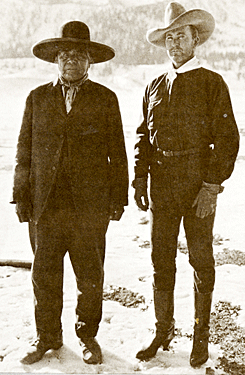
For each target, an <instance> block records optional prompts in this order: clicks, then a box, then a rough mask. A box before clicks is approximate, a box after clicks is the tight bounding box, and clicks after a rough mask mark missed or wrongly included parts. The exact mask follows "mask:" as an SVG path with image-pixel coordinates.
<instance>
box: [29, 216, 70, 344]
mask: <svg viewBox="0 0 245 375" xmlns="http://www.w3.org/2000/svg"><path fill="white" fill-rule="evenodd" d="M64 218H66V220H67V213H66V214H64V212H62V211H61V210H56V211H52V210H47V211H46V212H45V213H44V214H43V216H42V218H41V219H40V221H39V222H38V224H36V225H35V224H34V223H31V224H30V226H29V230H30V239H31V244H32V248H33V253H34V261H33V267H32V283H33V291H34V306H35V321H36V329H37V334H38V336H40V337H43V339H44V341H47V339H46V338H47V337H48V338H49V339H50V340H52V339H54V340H56V339H57V338H59V337H60V336H61V332H62V325H61V314H62V307H63V258H64V255H65V253H66V251H67V247H66V237H67V234H68V232H69V229H70V228H69V225H68V226H67V225H66V220H65V221H64Z"/></svg>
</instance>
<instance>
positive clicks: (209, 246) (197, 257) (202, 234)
mask: <svg viewBox="0 0 245 375" xmlns="http://www.w3.org/2000/svg"><path fill="white" fill-rule="evenodd" d="M195 212H196V210H195V209H191V210H189V212H188V213H187V215H186V216H184V221H183V224H184V228H185V233H186V240H187V246H188V251H189V262H190V264H191V265H192V267H193V269H194V289H195V291H196V292H199V293H211V292H212V291H213V289H214V282H215V261H214V256H213V225H214V216H215V215H214V214H213V215H209V216H207V217H205V218H204V219H200V218H198V217H197V216H196V214H195Z"/></svg>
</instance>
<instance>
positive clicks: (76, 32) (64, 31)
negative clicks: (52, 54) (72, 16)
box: [61, 21, 90, 40]
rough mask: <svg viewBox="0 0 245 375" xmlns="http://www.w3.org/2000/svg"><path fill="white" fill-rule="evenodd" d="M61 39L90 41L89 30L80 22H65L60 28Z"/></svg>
mask: <svg viewBox="0 0 245 375" xmlns="http://www.w3.org/2000/svg"><path fill="white" fill-rule="evenodd" d="M61 38H73V39H85V40H90V32H89V28H88V26H87V25H86V24H85V23H83V22H81V21H71V22H67V23H66V24H65V25H63V26H62V28H61Z"/></svg>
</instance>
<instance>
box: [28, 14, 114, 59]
mask: <svg viewBox="0 0 245 375" xmlns="http://www.w3.org/2000/svg"><path fill="white" fill-rule="evenodd" d="M60 34H61V36H60V37H59V38H52V39H45V40H41V41H40V42H38V43H37V44H35V45H34V46H33V47H32V52H33V54H34V56H36V57H38V58H39V59H41V60H44V61H48V62H51V63H55V58H56V56H57V53H58V52H59V51H60V50H61V49H67V48H68V49H72V48H77V47H78V48H79V49H81V50H82V51H85V50H86V51H88V52H89V55H90V56H91V58H92V61H91V63H94V64H96V63H100V62H104V61H107V60H110V59H112V58H113V57H114V56H115V51H114V49H113V48H111V47H109V46H107V45H105V44H101V43H97V42H92V41H91V40H90V32H89V28H88V26H87V25H86V24H85V23H83V22H81V21H70V22H67V23H66V24H64V25H63V26H62V27H61V31H60Z"/></svg>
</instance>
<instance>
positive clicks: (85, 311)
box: [69, 223, 108, 339]
mask: <svg viewBox="0 0 245 375" xmlns="http://www.w3.org/2000/svg"><path fill="white" fill-rule="evenodd" d="M107 227H108V223H105V224H104V225H103V224H102V225H95V226H93V227H92V226H89V225H88V226H86V227H83V229H82V231H80V232H77V233H76V235H75V236H74V241H73V246H71V248H70V250H69V254H70V259H71V263H72V266H73V270H74V273H75V275H76V281H77V307H76V316H77V321H76V325H75V330H76V334H77V336H78V337H79V338H81V339H82V338H83V337H95V336H96V334H97V331H98V328H99V323H100V321H101V317H102V300H103V282H104V257H105V235H106V231H107Z"/></svg>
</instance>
